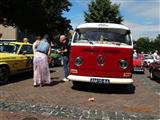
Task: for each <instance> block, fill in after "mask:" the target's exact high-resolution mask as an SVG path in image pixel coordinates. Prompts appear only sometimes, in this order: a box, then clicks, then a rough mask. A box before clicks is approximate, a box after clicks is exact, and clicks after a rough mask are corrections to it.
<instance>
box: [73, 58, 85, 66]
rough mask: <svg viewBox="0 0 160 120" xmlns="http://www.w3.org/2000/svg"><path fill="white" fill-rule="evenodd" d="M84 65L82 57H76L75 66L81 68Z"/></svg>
mask: <svg viewBox="0 0 160 120" xmlns="http://www.w3.org/2000/svg"><path fill="white" fill-rule="evenodd" d="M82 63H83V61H82V58H81V57H76V59H75V60H74V64H75V65H76V66H81V65H82Z"/></svg>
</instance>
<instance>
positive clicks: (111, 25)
mask: <svg viewBox="0 0 160 120" xmlns="http://www.w3.org/2000/svg"><path fill="white" fill-rule="evenodd" d="M77 28H78V29H79V28H113V29H114V28H116V29H124V30H129V28H128V27H126V26H124V25H121V24H115V23H84V24H81V25H79V26H78V27H77Z"/></svg>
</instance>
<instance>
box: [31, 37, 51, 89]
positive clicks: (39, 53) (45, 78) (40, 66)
mask: <svg viewBox="0 0 160 120" xmlns="http://www.w3.org/2000/svg"><path fill="white" fill-rule="evenodd" d="M48 37H49V36H48V35H47V34H46V35H44V37H43V39H42V40H40V42H37V44H36V45H37V46H36V45H34V46H33V47H34V48H33V49H34V51H35V52H34V59H33V64H34V87H37V86H39V85H40V86H41V87H42V86H44V85H45V84H50V82H51V79H50V71H49V65H48V54H50V49H51V48H50V45H49V43H48V40H47V39H48Z"/></svg>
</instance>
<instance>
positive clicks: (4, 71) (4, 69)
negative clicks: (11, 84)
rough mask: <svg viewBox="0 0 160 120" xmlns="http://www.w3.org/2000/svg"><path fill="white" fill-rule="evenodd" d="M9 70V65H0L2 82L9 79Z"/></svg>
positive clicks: (0, 82)
mask: <svg viewBox="0 0 160 120" xmlns="http://www.w3.org/2000/svg"><path fill="white" fill-rule="evenodd" d="M8 78H9V70H8V68H7V67H4V66H2V67H0V84H4V83H6V82H7V81H8Z"/></svg>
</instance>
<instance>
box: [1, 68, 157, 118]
mask: <svg viewBox="0 0 160 120" xmlns="http://www.w3.org/2000/svg"><path fill="white" fill-rule="evenodd" d="M148 76H149V73H148V71H147V70H146V72H145V74H134V75H133V79H134V81H135V83H134V86H132V87H131V89H129V91H128V92H127V90H125V89H122V87H120V86H111V85H98V86H97V85H91V84H86V86H84V87H83V88H75V87H73V85H72V82H63V81H61V79H62V78H63V70H62V67H55V68H52V69H51V77H52V81H53V83H52V85H50V86H44V87H36V88H34V87H33V76H32V74H30V73H25V74H21V75H14V76H11V78H10V82H9V83H8V84H6V85H1V86H0V111H1V112H0V117H1V116H2V114H3V118H4V119H2V120H9V119H7V117H5V115H6V116H9V115H10V114H11V113H10V112H12V113H13V114H18V115H17V116H21V117H20V118H17V119H20V120H22V118H23V117H26V115H30V114H31V115H32V114H33V115H38V116H47V118H45V117H44V118H43V117H37V119H38V120H41V119H44V120H48V119H51V116H52V117H53V119H62V120H63V119H65V120H66V119H71V120H72V119H82V120H86V119H90V120H94V119H98V120H99V119H103V120H107V119H108V120H111V119H117V120H119V119H131V120H132V119H133V120H138V119H148V120H150V119H158V118H159V117H160V114H159V113H160V111H159V110H160V83H158V82H157V81H152V80H150V79H149V77H148ZM131 91H132V92H131ZM89 98H94V99H95V100H94V101H88V99H89ZM4 111H5V112H4ZM19 112H20V113H19ZM7 113H8V115H7ZM13 114H12V115H10V116H13ZM31 115H30V116H31ZM15 116H16V115H15ZM22 116H23V117H22ZM49 116H50V117H49ZM55 117H56V118H55ZM15 119H16V118H15ZM33 120H34V119H33Z"/></svg>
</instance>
